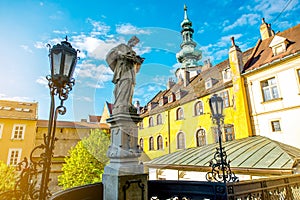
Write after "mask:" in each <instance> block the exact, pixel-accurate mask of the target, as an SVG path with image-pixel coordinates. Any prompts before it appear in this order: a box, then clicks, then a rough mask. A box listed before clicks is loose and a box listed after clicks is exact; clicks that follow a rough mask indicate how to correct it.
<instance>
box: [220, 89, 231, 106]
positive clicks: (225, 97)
mask: <svg viewBox="0 0 300 200" xmlns="http://www.w3.org/2000/svg"><path fill="white" fill-rule="evenodd" d="M219 96H220V97H222V99H223V102H224V108H228V107H229V106H230V102H229V95H228V91H224V92H221V93H220V94H219Z"/></svg>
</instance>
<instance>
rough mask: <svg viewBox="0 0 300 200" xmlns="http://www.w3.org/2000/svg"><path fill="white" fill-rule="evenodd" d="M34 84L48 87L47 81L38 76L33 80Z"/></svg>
mask: <svg viewBox="0 0 300 200" xmlns="http://www.w3.org/2000/svg"><path fill="white" fill-rule="evenodd" d="M35 82H36V83H38V84H40V85H43V86H45V87H48V80H47V79H46V78H45V77H43V76H40V77H39V78H38V79H36V80H35Z"/></svg>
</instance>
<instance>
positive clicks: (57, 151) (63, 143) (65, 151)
mask: <svg viewBox="0 0 300 200" xmlns="http://www.w3.org/2000/svg"><path fill="white" fill-rule="evenodd" d="M89 118H90V122H87V121H81V122H71V121H57V123H56V130H55V136H56V138H57V141H56V142H55V148H54V154H53V158H52V165H51V174H50V177H51V182H50V184H49V188H50V190H51V192H52V193H53V192H56V191H58V190H61V188H60V187H58V181H57V177H58V176H59V175H61V173H62V170H61V168H62V165H63V164H64V163H65V161H64V159H65V157H66V156H68V155H69V151H70V149H71V148H72V147H74V146H75V145H76V144H77V143H78V142H79V141H80V140H81V139H82V138H85V137H88V136H89V135H90V133H91V132H92V131H93V130H97V129H99V130H102V131H104V132H106V133H107V134H109V125H108V124H106V123H100V119H101V116H89ZM91 120H92V122H91ZM36 127H37V128H36V138H35V146H38V145H40V144H42V143H43V140H44V139H43V138H44V136H43V135H44V134H46V135H47V132H48V120H38V121H37V126H36ZM40 153H42V152H41V151H40V152H38V151H36V152H35V153H34V158H35V159H38V158H39V157H40Z"/></svg>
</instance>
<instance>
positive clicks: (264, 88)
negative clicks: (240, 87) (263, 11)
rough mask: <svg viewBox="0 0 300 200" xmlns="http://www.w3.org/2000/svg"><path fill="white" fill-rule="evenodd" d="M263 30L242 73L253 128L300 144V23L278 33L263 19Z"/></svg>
mask: <svg viewBox="0 0 300 200" xmlns="http://www.w3.org/2000/svg"><path fill="white" fill-rule="evenodd" d="M260 31H261V35H262V38H261V39H260V40H259V41H258V42H257V45H256V46H255V47H254V49H253V52H252V55H251V57H250V59H249V60H248V62H247V63H246V64H245V66H244V71H243V73H242V75H243V76H244V78H245V81H246V91H247V97H248V102H249V108H250V116H251V124H252V130H253V132H254V134H255V135H261V136H266V137H268V138H271V139H273V140H277V141H280V142H283V143H286V144H288V145H292V146H295V147H297V148H300V140H299V133H300V127H299V126H298V123H299V122H298V115H299V114H300V38H299V35H300V24H298V25H297V26H294V27H292V28H290V29H287V30H285V31H282V32H279V33H277V34H276V35H275V34H274V31H273V30H272V29H271V27H270V25H268V24H267V23H266V22H265V21H264V19H263V21H262V24H261V28H260Z"/></svg>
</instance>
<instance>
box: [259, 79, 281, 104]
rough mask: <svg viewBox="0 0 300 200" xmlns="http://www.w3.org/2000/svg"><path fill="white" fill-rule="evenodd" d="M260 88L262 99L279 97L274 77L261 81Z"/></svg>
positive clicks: (267, 99)
mask: <svg viewBox="0 0 300 200" xmlns="http://www.w3.org/2000/svg"><path fill="white" fill-rule="evenodd" d="M261 89H262V93H263V97H264V101H270V100H273V99H278V98H279V93H278V88H277V83H276V79H275V77H273V78H270V79H267V80H264V81H262V82H261Z"/></svg>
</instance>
